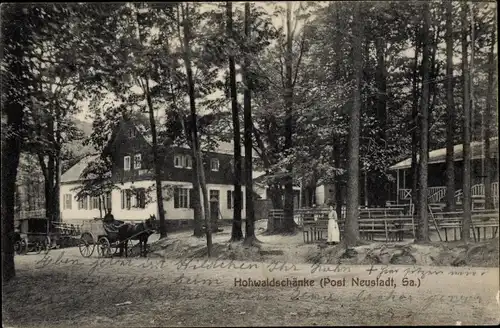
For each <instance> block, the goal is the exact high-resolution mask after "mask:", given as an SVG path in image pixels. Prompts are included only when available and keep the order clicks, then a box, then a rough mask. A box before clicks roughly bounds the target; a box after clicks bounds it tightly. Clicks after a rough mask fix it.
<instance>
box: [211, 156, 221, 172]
mask: <svg viewBox="0 0 500 328" xmlns="http://www.w3.org/2000/svg"><path fill="white" fill-rule="evenodd" d="M210 170H211V171H215V172H217V171H219V159H218V158H212V159H211V160H210Z"/></svg>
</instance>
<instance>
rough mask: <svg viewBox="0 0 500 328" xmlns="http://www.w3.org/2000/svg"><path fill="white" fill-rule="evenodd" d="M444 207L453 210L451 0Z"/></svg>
mask: <svg viewBox="0 0 500 328" xmlns="http://www.w3.org/2000/svg"><path fill="white" fill-rule="evenodd" d="M445 5H446V114H447V117H446V118H447V124H446V207H447V210H448V211H454V210H455V162H454V159H453V158H454V154H453V147H454V140H453V139H454V138H453V137H454V134H455V113H454V111H455V108H454V101H453V2H452V1H451V0H448V1H446V4H445Z"/></svg>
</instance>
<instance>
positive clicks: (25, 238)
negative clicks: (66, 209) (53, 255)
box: [14, 217, 51, 255]
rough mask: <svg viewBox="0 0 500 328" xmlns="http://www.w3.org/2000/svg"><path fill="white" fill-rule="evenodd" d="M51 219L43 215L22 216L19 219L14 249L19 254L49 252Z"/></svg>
mask: <svg viewBox="0 0 500 328" xmlns="http://www.w3.org/2000/svg"><path fill="white" fill-rule="evenodd" d="M49 226H50V225H49V220H48V219H47V218H41V217H31V218H22V219H19V220H18V225H17V229H16V230H17V231H16V233H15V237H14V238H15V240H14V251H15V252H16V254H18V255H24V254H27V253H28V252H36V253H37V254H40V253H41V252H42V251H45V252H48V251H49V250H50V247H51V238H50V234H51V233H50V230H49Z"/></svg>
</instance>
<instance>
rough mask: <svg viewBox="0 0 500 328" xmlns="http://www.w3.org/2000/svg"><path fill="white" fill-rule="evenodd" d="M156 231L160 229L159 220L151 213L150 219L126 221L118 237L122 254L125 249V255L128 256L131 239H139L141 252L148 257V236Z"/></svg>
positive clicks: (121, 254)
mask: <svg viewBox="0 0 500 328" xmlns="http://www.w3.org/2000/svg"><path fill="white" fill-rule="evenodd" d="M156 231H158V221H157V220H156V216H155V215H150V216H149V219H146V220H144V221H143V222H141V223H136V224H130V223H124V224H122V225H121V226H119V227H118V236H117V237H118V241H119V243H120V256H123V250H124V249H125V257H127V255H128V241H129V240H138V241H139V249H140V254H141V256H143V257H146V251H147V245H148V238H149V236H151V235H152V234H153V233H155V232H156Z"/></svg>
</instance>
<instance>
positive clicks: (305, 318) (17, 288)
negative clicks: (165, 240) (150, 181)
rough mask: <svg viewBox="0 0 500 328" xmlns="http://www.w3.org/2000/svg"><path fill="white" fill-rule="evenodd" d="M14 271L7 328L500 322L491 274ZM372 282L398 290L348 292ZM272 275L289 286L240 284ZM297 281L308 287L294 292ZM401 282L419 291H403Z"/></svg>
mask: <svg viewBox="0 0 500 328" xmlns="http://www.w3.org/2000/svg"><path fill="white" fill-rule="evenodd" d="M16 268H17V278H16V279H15V280H14V281H12V282H11V283H9V284H8V285H6V286H4V294H3V297H2V298H3V309H2V310H3V317H4V326H6V327H30V326H31V327H69V326H73V325H78V326H79V327H110V326H128V327H147V326H181V325H182V326H234V325H251V326H255V325H271V326H273V325H274V326H281V325H376V324H379V325H410V324H419V325H426V324H429V325H430V324H451V325H455V324H457V322H461V324H495V323H499V321H500V317H499V315H498V313H499V310H500V308H499V304H498V302H497V300H496V299H495V297H496V295H497V292H498V290H499V282H498V280H499V271H498V269H492V268H465V267H461V268H444V267H403V266H393V265H392V266H389V267H385V266H380V265H379V266H374V267H371V266H350V267H348V266H334V265H330V266H325V265H323V266H318V265H306V264H284V263H274V264H273V263H257V262H248V263H245V262H241V261H229V260H224V261H210V262H204V261H194V260H188V259H181V260H164V259H137V258H134V259H127V260H121V259H113V260H110V259H97V258H90V259H83V258H82V257H81V256H80V255H79V254H78V250H77V249H76V248H73V249H65V250H57V251H52V252H51V253H49V254H48V255H25V256H17V257H16ZM370 269H374V270H372V271H370ZM375 270H376V271H375ZM388 270H390V271H388ZM451 272H454V273H455V274H451ZM377 277H378V278H379V279H382V280H383V281H387V280H388V279H389V281H390V279H391V278H392V279H393V281H394V284H395V287H394V286H389V287H356V286H353V279H357V278H359V279H360V280H363V279H370V280H372V279H376V278H377ZM273 278H275V281H276V280H279V281H284V283H285V284H292V285H291V286H284V287H281V286H280V287H256V286H254V287H248V286H247V287H244V286H243V285H240V284H239V279H241V283H242V284H245V282H243V281H246V282H247V283H248V281H249V279H250V280H252V281H254V282H255V281H256V280H262V279H264V280H265V279H270V280H272V279H273ZM287 278H288V282H287V280H286V279H287ZM325 278H329V279H330V283H329V284H328V286H323V287H324V288H323V287H322V286H321V283H325V282H328V280H325ZM403 278H406V280H403ZM235 279H236V286H235ZM294 279H296V280H297V281H304V279H305V280H307V281H308V284H309V285H310V284H311V280H313V281H314V283H313V286H308V287H298V288H294V287H293V281H294ZM333 280H335V281H340V283H343V282H344V281H345V284H346V285H347V286H345V287H339V286H337V287H332V286H331V285H332V283H331V281H333ZM404 282H406V283H407V284H411V283H412V282H413V283H414V284H415V285H419V287H417V286H406V287H404V286H403V283H404ZM128 302H130V303H128ZM117 304H118V305H117Z"/></svg>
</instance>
